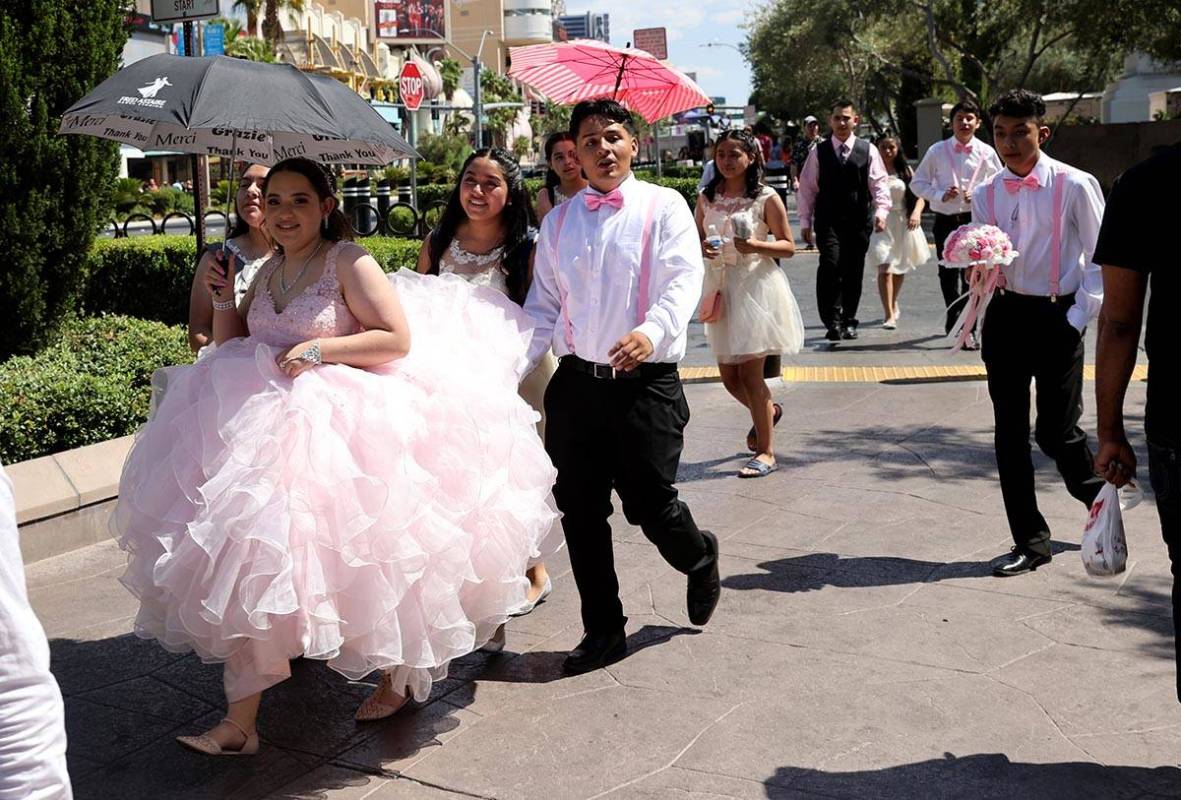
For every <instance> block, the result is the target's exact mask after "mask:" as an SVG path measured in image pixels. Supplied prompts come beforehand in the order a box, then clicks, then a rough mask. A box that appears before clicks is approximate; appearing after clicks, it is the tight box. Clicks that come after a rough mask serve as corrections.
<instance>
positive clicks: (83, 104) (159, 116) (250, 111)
mask: <svg viewBox="0 0 1181 800" xmlns="http://www.w3.org/2000/svg"><path fill="white" fill-rule="evenodd" d="M59 130H60V132H61V133H80V134H86V135H90V136H98V137H101V138H104V139H112V140H114V141H117V142H122V143H124V144H129V145H132V146H134V147H138V148H140V149H141V150H175V151H179V152H184V153H197V154H199V155H218V156H223V157H232V158H237V159H242V160H245V161H251V162H255V163H259V164H274V163H275V162H277V161H281V160H283V159H284V158H291V157H294V156H303V157H305V158H309V159H312V160H313V161H318V162H320V163H322V164H373V165H384V164H388V163H390V162H391V161H394V160H396V159H399V158H416V157H417V153H415V152H414V148H412V147H411V146H410V145H409V144H408V143H407V142H406V140H405V139H403V138H402V137H401V136H400V135H398V133H397V132H396V131H395V130H394V129H393V128H392V127H390V125H389V123H387V122H386V121H385V120H384V119H382V118H381V115H380V114H378V113H377V112H376V111H375V110H374V109H373V108H372V107H371V106H370V105H369V104H368V103H367V102H366V101H365V100H364V99H363V98H362V97H360V96H359V95H358V94H356V93H355V92H353V91H352V90H351V89H349V88H348V87H347V86H344V85H343V84H341V83H340V82H338V81H335V80H333V79H332V78H329V77H326V76H323V75H315V74H309V73H304V72H301V71H300V70H298V69H296V68H295V67H293V66H291V65H290V64H262V63H258V62H254V61H245V60H241V59H235V58H226V57H224V56H214V57H208V58H186V57H182V56H173V55H167V54H160V55H155V56H150V57H148V58H145V59H143V60H141V61H137V62H135V63H134V64H131V65H130V66H127V67H124V68H123V69H121V70H119V71H118V72H117V73H115V74H114V75H112V76H111V77H110V78H108V79H107V80H105V81H103V82H102V83H101V84H99V85H98V86H97V87H95V89H94V91H92V92H90V94H88V95H86V96H85V97H83V98H82V99H81V100H79V101H78V102H77V103H75V104H74V105H72V106H71V107H70V108H69V109H67V110H66V112H65V113H64V114H63V115H62V122H61V128H60V129H59Z"/></svg>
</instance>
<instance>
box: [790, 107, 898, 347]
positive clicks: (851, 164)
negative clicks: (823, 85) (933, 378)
mask: <svg viewBox="0 0 1181 800" xmlns="http://www.w3.org/2000/svg"><path fill="white" fill-rule="evenodd" d="M859 122H861V117H860V116H858V114H857V109H856V107H855V106H854V105H853V101H851V100H837V101H836V102H835V103H833V104H832V116H830V117H829V125H830V126H831V127H832V136H830V137H829V139H828V141H827V142H822V143H821V144H819V145H817V146H816V147H815V148H813V149H812V152H811V153H809V154H808V158H807V160H806V161H804V168H803V170H801V171H800V191H799V195H798V196H797V201H796V203H797V206H798V212H799V217H800V237H801V238H802V239H803V240H804V242H806V243H807V244H809V245H810V244H812V241H813V228H815V240H816V247H817V248H818V249H819V250H820V266H818V267H817V268H816V305H817V308H818V310H819V311H820V321H821V322H823V323H824V327H825V328H827V329H828V332H827V333H826V334H825V338H826V339H828V340H829V341H830V342H835V341H839V340H841V339H856V338H857V307H858V305H860V303H861V284H862V279H863V278H864V275H865V254H866V252H868V251H869V236H870V233H872V232H873V231H878V232H881V231H884V230H885V229H886V216H887V215H888V214H889V212H890V207H891V205H893V201H892V200H891V199H890V189H889V178H888V176H887V174H886V165H885V164H884V163H882V157H881V155H880V154H879V153H878V149H877V148H876V147H873V146H871V145H870V143H869V141H868V140H866V139H858V138H857V136H856V131H857V125H858V123H859Z"/></svg>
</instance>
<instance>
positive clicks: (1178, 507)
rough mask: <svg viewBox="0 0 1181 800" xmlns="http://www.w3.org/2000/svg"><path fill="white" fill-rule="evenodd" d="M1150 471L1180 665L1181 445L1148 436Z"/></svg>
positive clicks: (1180, 678) (1180, 690) (1180, 695)
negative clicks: (1166, 552)
mask: <svg viewBox="0 0 1181 800" xmlns="http://www.w3.org/2000/svg"><path fill="white" fill-rule="evenodd" d="M1148 475H1149V478H1150V479H1151V481H1152V492H1153V494H1154V495H1156V510H1157V513H1159V514H1160V531H1161V536H1163V537H1164V540H1165V546H1166V547H1168V549H1169V561H1170V562H1171V564H1172V568H1173V627H1174V628H1175V630H1176V633H1175V634H1174V636H1173V642H1174V644H1175V646H1176V649H1177V656H1176V660H1175V662H1174V664H1175V665H1181V447H1169V446H1165V445H1164V444H1159V443H1157V442H1155V441H1153V440H1152V439H1151V438H1150V439H1149V440H1148ZM1177 699H1178V700H1181V672H1178V675H1177Z"/></svg>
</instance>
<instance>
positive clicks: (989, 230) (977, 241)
mask: <svg viewBox="0 0 1181 800" xmlns="http://www.w3.org/2000/svg"><path fill="white" fill-rule="evenodd" d="M1016 256H1017V251H1016V250H1014V249H1013V243H1012V242H1011V241H1010V240H1009V235H1008V234H1007V233H1005V232H1004V231H1002V230H1001V229H1000V228H998V227H996V226H995V225H981V224H979V223H976V222H973V223H971V224H970V225H961V226H959V227H958V228H956V229H955V230H954V231H952V232H951V235H950V236H948V237H947V242H946V243H945V244H944V245H943V260H942V261H941V262H940V263H941V264H943V266H945V267H951V268H953V269H967V268H968V267H974V266H976V265H985V266H990V267H995V266H999V265H1001V264H1011V263H1012V262H1013V259H1014V258H1015V257H1016Z"/></svg>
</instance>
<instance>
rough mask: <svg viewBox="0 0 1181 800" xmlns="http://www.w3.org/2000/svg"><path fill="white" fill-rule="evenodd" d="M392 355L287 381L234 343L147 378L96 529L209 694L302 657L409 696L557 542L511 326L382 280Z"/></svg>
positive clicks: (423, 289)
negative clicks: (403, 336)
mask: <svg viewBox="0 0 1181 800" xmlns="http://www.w3.org/2000/svg"><path fill="white" fill-rule="evenodd" d="M391 280H392V281H393V282H394V284H395V286H396V288H397V289H398V292H399V295H400V297H401V300H402V303H403V306H404V308H405V311H406V314H407V317H408V320H409V323H410V327H411V335H412V339H413V343H412V346H411V353H410V355H408V356H407V357H406V358H404V359H401V360H399V361H396V362H392V363H390V364H387V365H385V366H383V367H381V368H377V369H372V370H363V369H356V368H353V367H346V366H340V365H324V366H320V367H317V368H315V369H312V370H310V371H308V372H305V373H304V374H302V375H300V376H299V377H297V378H296V379H294V380H291V379H289V378H287V377H286V376H285V375H284V374H283V373H282V372H281V371H280V370H279V369H278V367H277V366H276V365H275V356H276V355H277V353H278V352H279V349H278V348H277V347H272V346H269V345H267V344H264V343H262V342H261V341H260V340H259V339H258V338H255V337H251V338H245V339H237V340H233V341H231V342H228V343H226V344H224V345H222V346H220V347H218V348H216V349H215V350H214V351H213V352H209V353H207V354H205V355H203V357H202V358H200V359H199V360H198V361H197V362H196V363H195V364H193V365H191V366H186V367H174V368H169V369H167V370H164V371H163V374H162V375H159V376H158V377H159V378H160V379H162V382H163V383H164V384H166V388H165V390H164V391H163V394H162V396H160V397H159V398H158V402H157V404H156V407H155V409H154V412H153V415H152V417H151V419H150V420H149V422H148V423H147V424H146V425H145V426H144V428H143V429H142V430H141V431H140V433H139V435H138V437H137V439H136V442H135V446H134V447H133V449H132V451H131V453H130V454H129V456H128V459H127V463H126V465H125V467H124V470H123V476H122V479H121V481H120V487H119V502H118V505H117V507H116V509H115V513H114V516H113V525H114V526H115V528H116V532H117V534H118V536H119V541H120V544H121V546H122V547H123V548H124V549H125V550H127V551H128V553H129V554H130V558H129V563H128V567H127V571H126V573H125V574H124V576H123V578H122V581H123V583H124V584H125V585H126V586H127V587H128V589H130V590H131V592H132V593H134V594H135V595H136V596H137V597H138V598H139V600H140V610H139V614H138V616H137V618H136V621H135V631H136V633H137V634H138V635H140V636H142V637H145V638H152V639H156V640H158V641H159V642H160V643H161V645H163V646H164V647H165V648H167V649H169V650H172V651H175V652H188V651H190V650H191V651H195V652H196V653H197V654H198V655H199V656H200V657H201V658H202V659H203V660H205V661H207V662H226V663H227V669H226V689H227V695H228V696H229V698H230V700H236V699H240V698H241V697H244V696H246V695H249V694H252V693H253V692H256V691H260V690H262V689H264V688H266V687H267V686H269V685H272V684H273V683H276V682H277V681H279V680H282V679H283V678H284V677H286V676H287V675H288V674H289V673H288V663H287V662H288V661H289V660H290V659H292V658H295V657H299V656H304V657H308V658H316V659H323V660H325V661H327V662H328V665H329V666H330V667H332V668H333V669H334V670H336V671H338V672H340V673H341V674H343V675H345V676H347V677H349V678H352V679H358V678H360V677H362V676H364V675H366V674H367V673H369V672H371V671H373V670H375V669H391V670H394V673H395V679H396V680H397V682H398V683H399V684H401V685H403V686H405V687H406V688H407V689H408V690H409V692H410V693H412V694H413V696H414V697H415V698H417V699H419V700H422V699H425V697H426V695H427V694H429V691H430V686H431V682H432V681H433V680H434V679H437V678H439V677H440V676H441V675H443V674H445V670H446V665H447V663H448V662H449V661H451V660H452V659H454V658H457V657H459V656H462V655H464V654H466V653H469V652H471V651H473V650H475V649H476V648H478V647H480V646H481V645H482V644H483V643H485V642H486V641H487V640H488V639H489V638H491V636H492V634H493V633H494V631H495V630H496V627H497V626H498V625H500V623H502V622H504V621H505V619H506V618H507V617H508V615H509V612H510V611H511V610H512V609H514V608H515V607H517V606H519V605H521V604H522V603H523V602H524V600H525V593H526V591H527V588H528V581H527V580H526V579H525V577H524V573H525V570H526V567H527V566H528V564H529V563H530V561H531V559H537V558H538V557H541V556H544V555H545V554H546V553H548V552H551V551H552V550H553V549H556V546H557V544H558V543H559V540H558V539H557V538H556V537H560V533H558V531H559V530H560V529H559V526H557V525H555V524H554V522H555V520H556V518H557V514H556V512H555V511H554V510H553V503H552V499H551V496H550V489H551V487H552V485H553V481H554V477H555V472H554V469H553V466H552V464H551V463H550V460H549V458H548V457H547V456H546V453H545V450H544V448H543V446H542V443H541V441H540V440H539V439H538V437H537V435H536V433H535V431H534V424H535V422H536V421H537V419H538V415H537V413H536V412H535V411H533V410H532V409H531V408H530V407H529V406H528V405H527V404H526V403H525V402H524V401H523V400H521V398H520V397H519V396H518V394H517V382H518V380H519V376H520V375H521V373H522V371H523V369H524V366H525V362H524V357H523V356H524V352H525V347H526V343H527V341H528V338H529V332H528V329H527V328H528V326H527V324H526V323H525V322H524V317H523V315H521V313H520V311H519V309H517V308H516V307H515V306H514V305H512V304H511V303H510V302H509V301H507V300H505V299H504V298H503V297H502V296H501V295H500V294H499V293H497V292H495V291H493V290H489V289H480V288H476V287H471V286H469V285H468V284H467V283H465V282H464V281H463V280H462V279H459V278H454V277H453V276H445V277H443V278H428V277H422V276H417V275H404V276H394V277H391Z"/></svg>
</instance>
